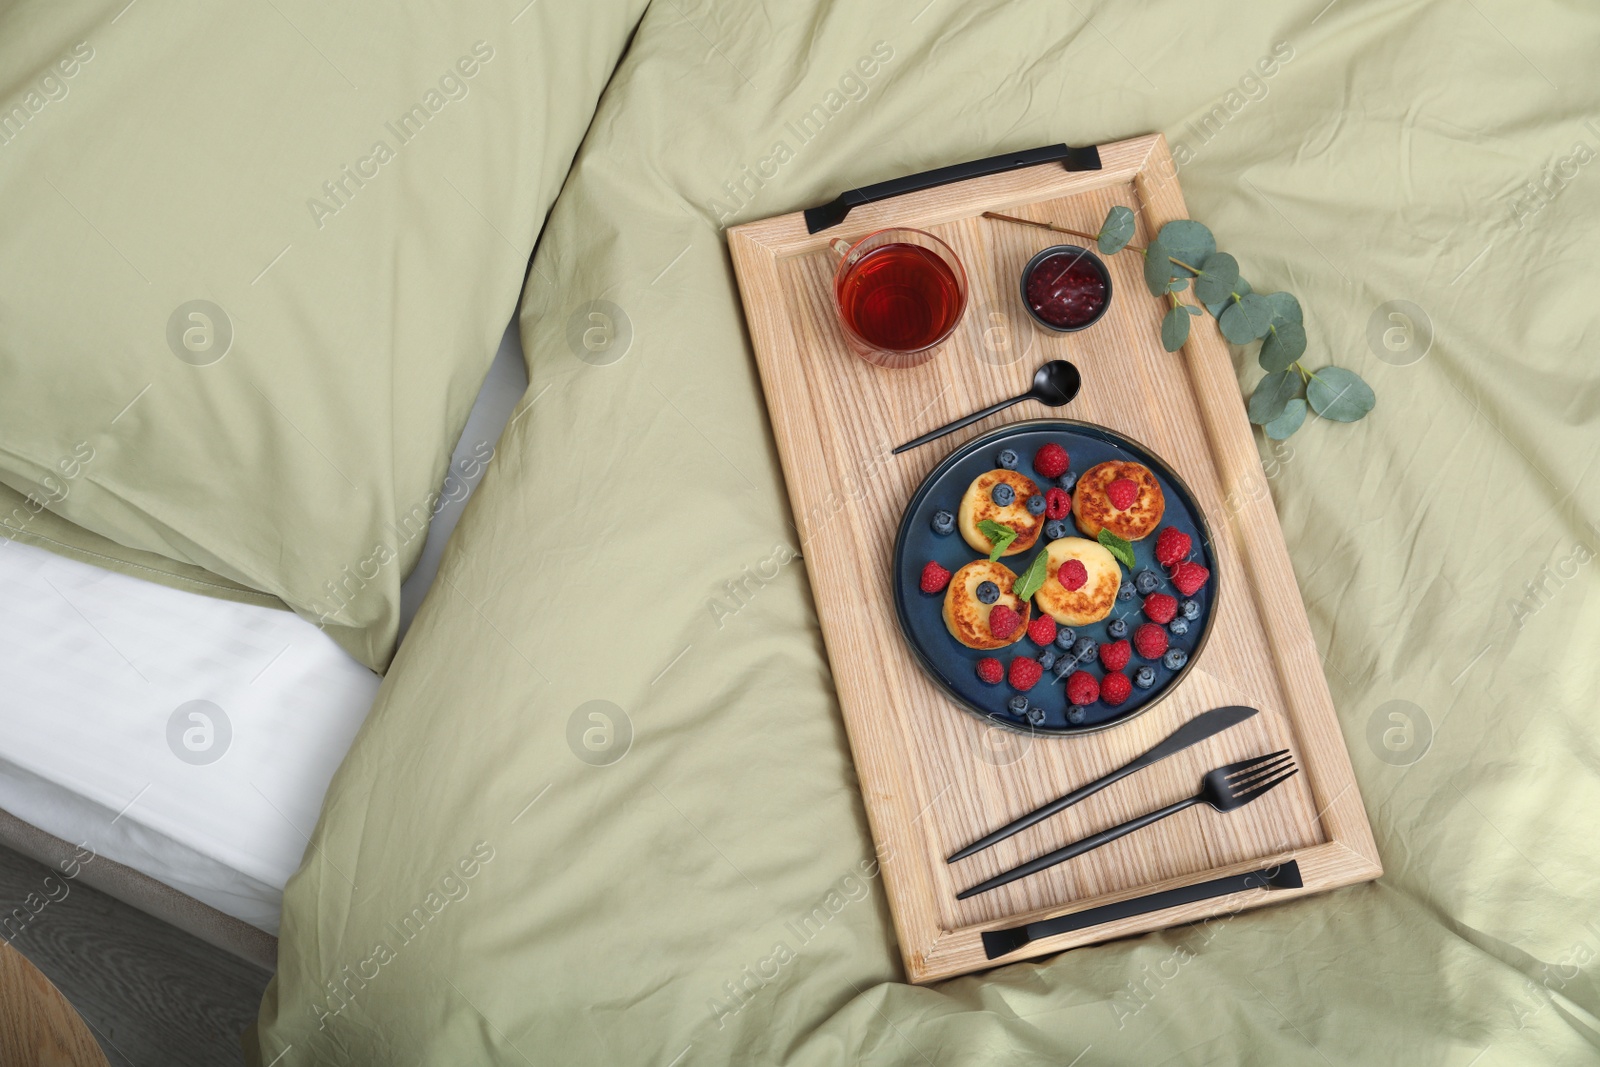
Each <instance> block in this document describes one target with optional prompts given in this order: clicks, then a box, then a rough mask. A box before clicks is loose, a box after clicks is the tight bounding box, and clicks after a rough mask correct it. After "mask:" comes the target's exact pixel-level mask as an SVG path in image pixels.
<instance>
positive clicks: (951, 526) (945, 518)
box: [933, 511, 956, 536]
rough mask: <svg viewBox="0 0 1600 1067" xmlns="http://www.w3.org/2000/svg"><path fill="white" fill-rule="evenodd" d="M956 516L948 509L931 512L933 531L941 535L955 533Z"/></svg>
mask: <svg viewBox="0 0 1600 1067" xmlns="http://www.w3.org/2000/svg"><path fill="white" fill-rule="evenodd" d="M955 530H956V517H955V516H954V515H952V514H950V513H949V512H948V511H935V512H934V513H933V532H934V533H936V534H939V535H940V536H943V535H945V534H948V533H955Z"/></svg>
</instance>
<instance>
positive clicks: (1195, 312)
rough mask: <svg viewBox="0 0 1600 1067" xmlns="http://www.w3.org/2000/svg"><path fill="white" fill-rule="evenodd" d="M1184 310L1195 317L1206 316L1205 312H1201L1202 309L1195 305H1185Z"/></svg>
mask: <svg viewBox="0 0 1600 1067" xmlns="http://www.w3.org/2000/svg"><path fill="white" fill-rule="evenodd" d="M1183 310H1185V311H1187V312H1188V313H1189V314H1191V315H1195V316H1199V315H1202V314H1204V312H1202V311H1201V310H1200V308H1199V307H1198V306H1196V305H1194V304H1184V305H1183Z"/></svg>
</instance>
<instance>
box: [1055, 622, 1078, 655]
mask: <svg viewBox="0 0 1600 1067" xmlns="http://www.w3.org/2000/svg"><path fill="white" fill-rule="evenodd" d="M1077 643H1078V635H1077V634H1075V633H1073V632H1072V631H1071V630H1069V629H1067V628H1066V627H1065V626H1063V627H1061V628H1060V629H1059V630H1057V631H1056V647H1057V648H1059V649H1060V650H1061V651H1063V652H1071V651H1072V646H1073V645H1075V644H1077Z"/></svg>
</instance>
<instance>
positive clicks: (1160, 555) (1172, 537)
mask: <svg viewBox="0 0 1600 1067" xmlns="http://www.w3.org/2000/svg"><path fill="white" fill-rule="evenodd" d="M1189 545H1190V541H1189V535H1188V534H1186V533H1184V532H1183V531H1182V530H1176V529H1173V528H1172V527H1171V526H1168V527H1167V528H1166V529H1165V530H1162V531H1161V536H1160V537H1157V538H1156V562H1157V563H1159V564H1161V565H1162V566H1163V567H1172V566H1175V565H1176V564H1177V563H1178V561H1179V560H1181V559H1183V557H1185V556H1187V555H1188V554H1189Z"/></svg>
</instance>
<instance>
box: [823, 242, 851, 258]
mask: <svg viewBox="0 0 1600 1067" xmlns="http://www.w3.org/2000/svg"><path fill="white" fill-rule="evenodd" d="M828 247H829V248H831V249H833V254H834V255H836V256H838V257H839V258H840V259H843V258H844V257H845V256H847V255H849V254H850V242H849V241H846V240H845V239H844V238H843V237H835V238H834V239H833V240H831V241H829V242H828Z"/></svg>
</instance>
